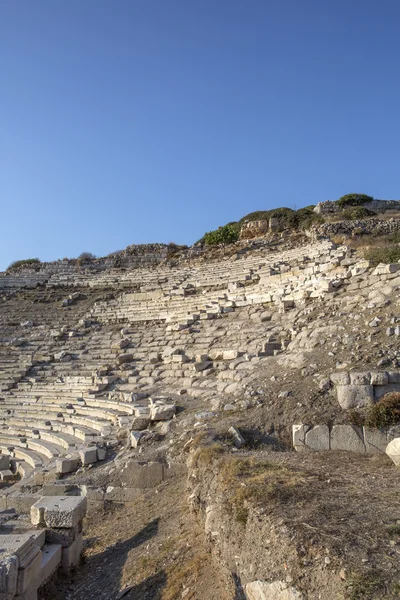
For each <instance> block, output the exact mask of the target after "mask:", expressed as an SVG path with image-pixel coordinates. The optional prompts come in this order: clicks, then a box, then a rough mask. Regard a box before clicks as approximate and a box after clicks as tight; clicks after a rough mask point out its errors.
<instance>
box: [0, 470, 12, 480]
mask: <svg viewBox="0 0 400 600" xmlns="http://www.w3.org/2000/svg"><path fill="white" fill-rule="evenodd" d="M14 477H15V475H14V473H12V472H11V471H10V469H2V470H0V479H1V481H10V480H11V479H14Z"/></svg>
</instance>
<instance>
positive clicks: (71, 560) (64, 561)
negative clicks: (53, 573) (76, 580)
mask: <svg viewBox="0 0 400 600" xmlns="http://www.w3.org/2000/svg"><path fill="white" fill-rule="evenodd" d="M82 550H83V537H82V533H78V535H77V536H76V539H75V540H74V541H73V542H72V544H71V545H70V546H68V547H67V548H63V549H62V555H61V566H62V570H63V572H64V575H68V573H69V572H70V570H71V568H72V567H76V566H78V565H79V563H80V560H81V554H82Z"/></svg>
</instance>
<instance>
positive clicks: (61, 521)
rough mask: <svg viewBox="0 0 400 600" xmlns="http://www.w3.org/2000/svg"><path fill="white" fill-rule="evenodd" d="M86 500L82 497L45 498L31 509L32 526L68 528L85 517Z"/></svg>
mask: <svg viewBox="0 0 400 600" xmlns="http://www.w3.org/2000/svg"><path fill="white" fill-rule="evenodd" d="M86 509H87V498H86V497H84V496H47V497H44V498H40V500H38V501H37V502H35V504H34V505H33V506H32V507H31V523H32V525H43V524H44V525H45V526H46V527H61V528H69V527H74V526H75V525H77V524H78V523H79V522H80V521H81V520H82V519H83V517H84V516H85V514H86Z"/></svg>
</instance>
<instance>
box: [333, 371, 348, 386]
mask: <svg viewBox="0 0 400 600" xmlns="http://www.w3.org/2000/svg"><path fill="white" fill-rule="evenodd" d="M330 379H331V381H332V383H333V384H334V385H349V383H350V376H349V374H348V373H332V375H331V378H330Z"/></svg>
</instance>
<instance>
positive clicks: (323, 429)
mask: <svg viewBox="0 0 400 600" xmlns="http://www.w3.org/2000/svg"><path fill="white" fill-rule="evenodd" d="M305 439H306V446H307V448H309V449H310V450H316V451H321V450H329V448H330V445H329V427H328V425H315V426H314V427H313V428H312V429H309V430H308V431H307V433H306V438H305Z"/></svg>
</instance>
